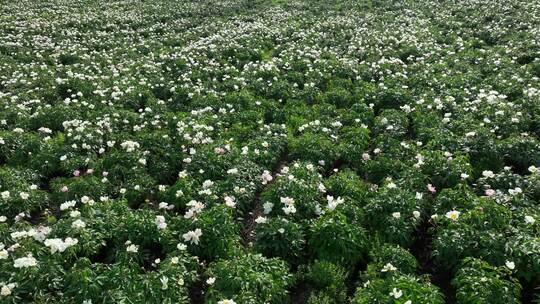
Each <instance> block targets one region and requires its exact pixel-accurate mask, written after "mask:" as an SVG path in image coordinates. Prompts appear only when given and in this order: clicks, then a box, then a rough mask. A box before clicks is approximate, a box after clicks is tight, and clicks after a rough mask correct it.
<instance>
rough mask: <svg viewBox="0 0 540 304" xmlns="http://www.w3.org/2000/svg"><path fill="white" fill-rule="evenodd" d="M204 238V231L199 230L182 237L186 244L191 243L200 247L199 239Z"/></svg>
mask: <svg viewBox="0 0 540 304" xmlns="http://www.w3.org/2000/svg"><path fill="white" fill-rule="evenodd" d="M201 236H202V230H201V229H199V228H197V229H195V230H192V231H188V232H186V233H184V234H183V235H182V237H183V238H184V241H185V242H190V243H191V244H195V245H198V244H199V239H200V237H201Z"/></svg>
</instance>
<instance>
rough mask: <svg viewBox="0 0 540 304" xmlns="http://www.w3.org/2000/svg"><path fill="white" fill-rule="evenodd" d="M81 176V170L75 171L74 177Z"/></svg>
mask: <svg viewBox="0 0 540 304" xmlns="http://www.w3.org/2000/svg"><path fill="white" fill-rule="evenodd" d="M79 175H81V171H79V170H75V171H73V176H75V177H78V176H79Z"/></svg>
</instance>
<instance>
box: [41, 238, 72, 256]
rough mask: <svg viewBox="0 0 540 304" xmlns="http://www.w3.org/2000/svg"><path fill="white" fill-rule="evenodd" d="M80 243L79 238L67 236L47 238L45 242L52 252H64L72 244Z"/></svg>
mask: <svg viewBox="0 0 540 304" xmlns="http://www.w3.org/2000/svg"><path fill="white" fill-rule="evenodd" d="M77 243H79V240H77V239H74V238H70V237H67V238H65V239H64V240H62V239H59V238H54V239H46V240H45V241H44V242H43V244H44V245H45V246H47V247H49V248H50V249H51V253H56V252H60V253H61V252H64V251H66V249H68V248H69V247H71V246H74V245H76V244H77Z"/></svg>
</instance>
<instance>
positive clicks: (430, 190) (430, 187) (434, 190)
mask: <svg viewBox="0 0 540 304" xmlns="http://www.w3.org/2000/svg"><path fill="white" fill-rule="evenodd" d="M427 189H428V191H429V192H431V193H435V192H437V189H436V188H435V186H433V185H432V184H428V185H427Z"/></svg>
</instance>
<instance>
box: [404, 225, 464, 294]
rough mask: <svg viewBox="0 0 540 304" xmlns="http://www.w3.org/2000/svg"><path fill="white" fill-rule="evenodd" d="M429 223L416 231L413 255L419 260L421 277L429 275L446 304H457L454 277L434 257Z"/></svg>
mask: <svg viewBox="0 0 540 304" xmlns="http://www.w3.org/2000/svg"><path fill="white" fill-rule="evenodd" d="M430 226H431V225H430V224H429V221H427V220H426V219H424V220H423V222H422V224H421V225H420V227H419V228H418V230H417V231H416V239H415V241H414V243H413V245H412V247H411V253H412V254H413V255H414V257H415V258H416V259H417V260H418V264H419V265H420V269H419V272H420V274H421V275H428V276H429V278H430V280H431V283H433V284H434V285H436V286H437V287H439V289H440V290H441V292H442V293H443V295H444V299H445V303H447V304H455V303H456V298H455V297H456V293H455V290H454V288H453V287H452V284H451V281H452V276H451V274H450V272H449V271H448V270H445V269H443V267H441V266H440V265H437V263H435V261H434V260H433V257H432V251H433V236H432V235H431V234H430V233H429V231H428V230H429V228H430Z"/></svg>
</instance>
